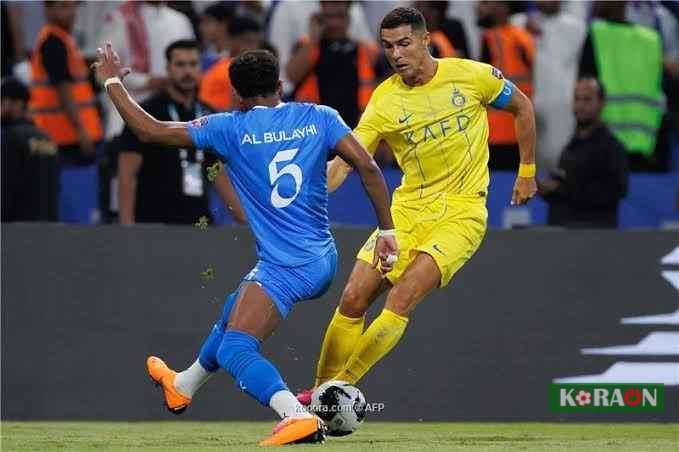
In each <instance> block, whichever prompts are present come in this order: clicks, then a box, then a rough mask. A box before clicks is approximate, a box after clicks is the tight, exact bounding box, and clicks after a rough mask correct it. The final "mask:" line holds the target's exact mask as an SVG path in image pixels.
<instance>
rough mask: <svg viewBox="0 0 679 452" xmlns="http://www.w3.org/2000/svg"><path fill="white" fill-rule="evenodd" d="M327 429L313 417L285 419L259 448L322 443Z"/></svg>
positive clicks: (320, 421)
mask: <svg viewBox="0 0 679 452" xmlns="http://www.w3.org/2000/svg"><path fill="white" fill-rule="evenodd" d="M327 431H328V427H326V425H325V424H324V423H323V421H322V420H320V419H319V418H317V417H316V416H313V417H303V418H295V417H286V418H285V419H283V420H282V421H280V422H279V423H278V424H277V425H276V426H275V427H274V429H273V434H272V435H271V436H270V437H268V438H267V439H265V440H263V441H262V442H260V443H259V445H260V446H282V445H284V444H299V443H322V442H324V441H325V435H326V433H327Z"/></svg>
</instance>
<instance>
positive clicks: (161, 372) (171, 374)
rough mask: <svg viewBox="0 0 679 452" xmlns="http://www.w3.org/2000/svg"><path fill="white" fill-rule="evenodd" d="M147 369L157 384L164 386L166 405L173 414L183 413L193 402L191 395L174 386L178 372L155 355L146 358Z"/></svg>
mask: <svg viewBox="0 0 679 452" xmlns="http://www.w3.org/2000/svg"><path fill="white" fill-rule="evenodd" d="M146 370H148V372H149V376H150V377H151V379H152V380H153V382H154V383H155V385H156V386H160V387H162V388H163V393H164V394H165V406H166V407H167V409H168V410H169V411H170V412H171V413H173V414H182V413H183V412H184V410H186V408H187V407H188V406H189V404H190V403H191V397H187V396H185V395H184V394H182V393H181V392H179V391H177V389H176V388H175V387H174V380H175V377H176V376H177V372H175V371H174V370H172V369H170V368H169V367H167V364H165V362H164V361H163V360H162V359H160V358H157V357H155V356H149V357H148V358H147V359H146Z"/></svg>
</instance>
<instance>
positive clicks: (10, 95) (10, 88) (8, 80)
mask: <svg viewBox="0 0 679 452" xmlns="http://www.w3.org/2000/svg"><path fill="white" fill-rule="evenodd" d="M0 92H1V93H2V98H3V99H15V100H22V101H24V102H28V100H29V99H30V98H31V94H30V92H29V91H28V87H26V85H24V84H23V83H22V82H21V81H20V80H19V79H17V78H15V77H5V78H3V79H2V86H1V87H0Z"/></svg>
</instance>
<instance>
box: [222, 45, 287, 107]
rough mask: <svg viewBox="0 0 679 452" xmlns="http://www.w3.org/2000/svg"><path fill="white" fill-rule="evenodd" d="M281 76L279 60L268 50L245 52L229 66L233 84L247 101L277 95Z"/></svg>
mask: <svg viewBox="0 0 679 452" xmlns="http://www.w3.org/2000/svg"><path fill="white" fill-rule="evenodd" d="M279 76H280V67H279V65H278V59H277V58H276V57H275V56H274V55H273V54H272V53H271V52H269V51H267V50H249V51H247V52H243V53H241V54H240V55H239V56H237V57H236V58H235V59H234V60H233V61H232V62H231V65H230V66H229V78H230V80H231V84H232V85H233V87H234V88H235V89H236V92H238V94H239V95H240V96H241V97H243V98H245V99H247V98H250V97H257V96H270V95H272V94H275V93H276V88H277V86H278V79H279Z"/></svg>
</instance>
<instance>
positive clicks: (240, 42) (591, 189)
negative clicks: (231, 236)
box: [1, 0, 679, 227]
mask: <svg viewBox="0 0 679 452" xmlns="http://www.w3.org/2000/svg"><path fill="white" fill-rule="evenodd" d="M404 5H411V6H415V7H416V8H418V9H419V10H420V11H421V12H422V13H423V15H424V16H425V18H426V20H427V24H428V29H429V31H430V33H431V38H432V39H431V51H432V54H433V55H434V56H435V57H462V58H471V59H475V60H479V61H484V62H487V63H489V64H492V65H494V66H495V67H497V68H499V69H500V70H502V71H503V73H504V76H505V77H507V78H509V79H511V80H512V81H513V82H514V83H515V84H516V85H517V86H519V87H520V88H521V89H522V90H523V91H524V92H525V93H526V94H528V95H529V96H530V97H531V98H532V100H533V102H534V106H535V112H536V119H537V133H538V141H537V159H538V161H537V163H538V168H539V172H540V197H541V198H542V200H543V201H541V202H544V203H545V206H546V209H547V211H548V214H547V216H546V218H544V219H543V220H542V221H534V219H533V221H531V220H530V219H529V220H527V221H523V220H521V218H522V215H521V214H518V215H517V211H515V212H513V213H512V212H510V214H508V216H507V215H505V216H504V217H502V219H501V221H500V223H501V224H502V225H504V226H511V225H512V224H521V223H522V222H523V223H528V224H530V223H531V222H532V223H548V224H554V225H561V226H573V227H579V226H587V227H616V226H618V225H619V217H620V215H622V214H621V212H620V209H621V208H620V204H621V202H622V201H623V200H626V199H630V198H632V199H634V198H635V196H637V195H635V194H636V193H641V194H645V195H644V196H643V201H642V203H645V204H651V206H650V207H649V206H646V207H642V208H640V209H641V210H643V209H644V208H647V209H650V210H654V211H662V212H665V213H666V214H667V218H670V219H671V218H674V217H672V214H671V213H668V212H675V211H676V209H679V203H678V200H677V199H678V197H677V181H679V177H677V174H679V137H678V132H677V131H678V130H679V2H664V1H662V2H660V1H628V2H624V1H619V2H584V1H561V2H560V1H525V2H504V1H478V2H477V1H454V2H446V1H417V2H401V1H353V2H340V1H333V2H316V1H292V0H281V1H276V0H274V1H228V2H226V1H222V2H210V1H193V2H191V1H166V2H165V1H134V2H132V1H96V2H87V1H84V2H61V1H54V2H36V1H30V2H29V1H3V2H2V4H1V7H2V77H3V78H2V221H61V222H67V223H84V224H99V223H111V222H113V223H115V222H120V223H122V224H134V223H142V222H153V223H159V222H160V223H173V224H192V223H195V222H196V221H197V220H198V218H200V217H201V216H205V217H206V218H207V219H208V221H211V222H215V223H228V222H232V221H234V220H235V221H237V222H244V221H245V219H244V217H243V216H242V212H240V211H239V210H238V209H237V207H234V206H232V204H233V203H232V202H230V198H229V193H230V191H231V189H230V184H229V181H228V179H224V178H221V177H217V178H215V177H214V174H213V175H212V177H211V175H210V174H209V173H210V172H211V171H210V169H213V171H214V168H215V167H214V160H213V159H212V158H211V157H210V156H209V155H207V154H204V153H203V152H202V151H200V150H194V149H172V150H167V149H160V148H157V147H154V146H149V145H147V144H142V143H141V142H139V141H138V140H137V139H136V138H135V137H134V136H133V135H132V134H131V133H130V131H129V130H127V129H126V128H125V127H124V124H123V122H122V121H121V119H120V117H119V116H118V114H117V113H116V111H115V109H114V108H112V105H111V104H110V102H109V101H108V99H107V97H106V96H105V95H103V93H102V92H101V90H100V88H99V87H98V86H96V84H94V83H93V79H92V75H91V73H90V71H88V67H89V64H90V63H91V62H92V61H93V59H94V55H95V52H96V49H97V47H99V46H101V44H102V43H103V42H104V41H106V40H108V41H111V42H112V44H113V47H114V48H115V49H116V50H117V51H118V52H119V54H120V57H121V59H122V61H123V64H125V65H126V66H129V67H131V68H132V69H133V73H132V74H131V75H130V76H129V77H127V78H126V79H125V85H126V87H127V88H128V90H129V91H130V93H131V94H132V95H133V96H134V97H135V98H136V99H137V100H138V101H139V102H143V105H144V106H145V108H146V109H147V110H148V111H150V112H152V113H153V114H154V116H156V117H157V118H158V119H162V120H181V121H187V120H191V119H194V118H196V117H199V116H202V115H204V114H207V113H210V112H217V111H229V110H232V109H233V108H235V105H234V102H233V99H232V98H231V89H230V85H229V81H228V67H229V62H230V61H231V59H232V58H234V57H236V56H237V55H239V54H240V53H241V52H243V51H246V50H249V49H258V48H264V49H268V50H270V51H271V52H273V53H275V54H276V55H278V57H279V59H280V64H281V77H282V79H283V82H284V90H285V97H286V99H287V100H298V101H305V102H315V103H322V104H326V105H329V106H332V107H334V108H335V109H337V110H338V111H339V112H340V114H341V115H342V117H343V118H344V119H345V120H346V122H347V123H348V124H349V126H352V127H353V126H355V125H356V123H357V122H358V120H359V118H360V115H361V112H362V110H363V109H364V108H365V106H366V104H367V102H368V100H369V99H370V95H371V93H372V90H373V89H374V87H375V86H376V85H377V84H378V83H379V82H380V81H382V80H384V79H385V78H386V77H388V76H389V75H390V74H391V69H390V67H389V65H388V64H387V62H386V60H385V58H384V56H383V55H382V52H381V49H380V44H379V34H378V30H379V23H380V21H381V19H382V17H383V16H384V15H385V14H386V13H387V12H389V11H390V10H391V9H393V8H395V7H397V6H404ZM489 122H490V138H489V144H490V168H491V170H492V173H493V175H494V179H493V182H492V183H491V194H490V196H489V198H493V196H492V191H493V190H505V189H506V183H504V185H503V182H502V181H503V180H504V179H502V177H505V176H506V177H505V178H506V180H512V178H513V175H514V173H513V172H514V171H515V170H516V168H517V166H518V150H517V149H518V148H517V142H516V137H515V136H514V127H513V121H512V118H511V116H509V115H507V114H506V113H503V112H499V111H491V110H489ZM376 158H377V160H378V162H379V163H380V165H381V166H382V167H383V169H384V171H385V174H392V173H393V174H397V173H398V169H397V168H396V167H395V161H394V159H393V158H392V156H391V153H390V150H389V149H388V146H386V145H382V146H380V148H379V149H378V153H377V155H376ZM503 175H505V176H503ZM637 175H638V177H637ZM394 177H396V176H394ZM668 185H671V186H670V187H668ZM640 196H641V195H640ZM507 199H508V198H507ZM231 201H232V200H231ZM492 204H493V203H492V202H491V206H490V207H491V209H492V208H493V206H492ZM505 204H506V203H505ZM224 205H230V206H232V208H231V209H230V210H229V209H224V207H223V206H224ZM623 210H625V209H623ZM628 210H629V209H628ZM331 213H332V212H331ZM519 213H520V211H519ZM639 215H641V214H639ZM628 216H629V212H628ZM352 218H353V217H352V216H351V215H350V214H347V215H344V216H342V218H341V219H340V218H335V220H337V221H341V222H345V223H352V222H354V223H361V221H360V220H357V221H352ZM491 218H496V217H494V216H493V213H492V212H491ZM512 218H513V220H512ZM331 219H332V215H331ZM524 220H525V219H524ZM639 221H641V220H639ZM639 221H638V222H637V223H634V221H632V223H633V224H635V225H638V226H651V227H657V226H660V225H661V223H662V221H661V220H660V219H659V214H656V217H654V219H652V220H647V221H646V220H644V221H645V222H644V221H641V222H639ZM491 223H492V222H491ZM496 223H497V222H496Z"/></svg>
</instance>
